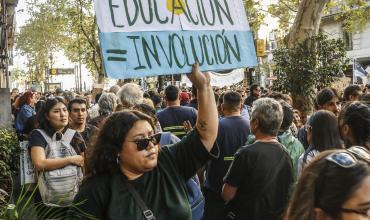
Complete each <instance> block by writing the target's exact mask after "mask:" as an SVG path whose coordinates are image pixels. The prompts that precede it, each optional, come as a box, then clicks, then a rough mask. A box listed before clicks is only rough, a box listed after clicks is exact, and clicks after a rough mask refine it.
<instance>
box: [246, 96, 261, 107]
mask: <svg viewBox="0 0 370 220" xmlns="http://www.w3.org/2000/svg"><path fill="white" fill-rule="evenodd" d="M257 99H258V98H257V97H256V96H254V95H250V96H248V97H247V98H246V99H245V100H244V105H248V106H253V102H254V101H256V100H257Z"/></svg>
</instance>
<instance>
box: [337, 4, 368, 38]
mask: <svg viewBox="0 0 370 220" xmlns="http://www.w3.org/2000/svg"><path fill="white" fill-rule="evenodd" d="M331 5H332V7H337V8H338V9H339V11H342V12H343V13H339V14H338V15H336V16H335V19H336V20H342V21H343V27H344V29H345V30H346V31H347V32H355V31H359V30H362V29H363V28H364V27H365V26H366V23H367V22H368V21H370V5H368V4H367V3H366V2H365V1H364V0H346V1H344V2H343V1H335V2H333V3H332V4H331Z"/></svg>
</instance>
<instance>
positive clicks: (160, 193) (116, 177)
mask: <svg viewBox="0 0 370 220" xmlns="http://www.w3.org/2000/svg"><path fill="white" fill-rule="evenodd" d="M216 155H218V148H217V147H213V149H212V151H211V153H209V152H208V151H207V150H206V148H205V147H204V145H203V144H202V142H201V140H200V138H199V135H198V134H197V132H196V131H192V132H190V133H189V134H188V135H187V136H185V137H184V138H183V139H182V140H181V141H180V142H178V143H176V144H174V145H169V146H164V147H162V148H161V151H160V153H159V156H158V165H157V166H156V167H155V168H154V169H153V170H151V171H149V172H146V173H144V174H143V175H142V176H141V177H139V178H138V179H136V180H133V181H130V183H131V184H132V185H133V187H134V188H135V189H136V190H137V192H138V193H139V194H140V196H141V198H142V199H143V200H144V202H145V204H146V205H147V207H148V208H149V209H151V210H152V211H153V213H154V216H155V217H156V219H177V220H181V219H184V220H191V210H190V206H189V201H188V198H187V191H186V186H185V181H186V180H188V179H189V178H191V177H192V176H194V174H195V173H196V171H197V169H199V168H200V167H202V166H203V165H204V164H205V163H206V162H207V161H208V160H209V159H211V158H212V157H215V156H216ZM122 178H126V177H125V176H124V175H123V174H122V173H121V172H117V173H113V174H108V173H105V174H102V175H98V176H95V177H92V178H91V179H88V180H87V181H86V182H85V183H83V184H82V186H81V189H80V191H79V192H78V194H77V195H76V197H75V201H74V204H78V203H80V202H81V201H85V202H84V203H83V204H81V205H80V206H78V209H80V210H81V211H83V212H85V213H88V214H91V215H93V216H95V217H96V218H98V219H104V220H122V219H130V220H131V219H135V220H140V219H144V216H143V213H142V210H141V209H140V207H139V206H138V204H137V202H136V201H135V199H134V198H133V197H132V195H131V194H130V192H129V191H128V189H127V188H126V185H125V184H124V183H123V181H122ZM76 211H77V210H74V209H72V210H71V211H70V216H73V215H76ZM77 212H78V211H77ZM71 218H72V217H71Z"/></svg>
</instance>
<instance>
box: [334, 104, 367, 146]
mask: <svg viewBox="0 0 370 220" xmlns="http://www.w3.org/2000/svg"><path fill="white" fill-rule="evenodd" d="M339 123H340V125H341V126H343V125H346V124H347V125H348V126H349V128H350V129H351V131H352V136H353V140H354V142H355V143H351V144H352V145H360V146H366V142H368V141H370V107H369V105H367V104H364V103H361V102H351V103H349V104H347V105H346V106H345V107H344V108H343V110H342V112H341V113H340V114H339Z"/></svg>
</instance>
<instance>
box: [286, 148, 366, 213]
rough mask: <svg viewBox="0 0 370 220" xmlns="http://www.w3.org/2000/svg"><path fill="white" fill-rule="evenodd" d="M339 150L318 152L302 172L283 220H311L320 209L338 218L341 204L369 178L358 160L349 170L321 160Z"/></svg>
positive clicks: (362, 163)
mask: <svg viewBox="0 0 370 220" xmlns="http://www.w3.org/2000/svg"><path fill="white" fill-rule="evenodd" d="M340 151H342V150H332V151H325V152H323V153H321V154H320V155H318V156H317V157H316V158H315V159H314V160H313V161H312V162H311V163H310V164H309V165H307V167H306V168H305V169H304V170H303V173H302V175H301V176H300V179H299V181H298V184H297V186H296V188H295V190H294V193H293V196H292V199H291V201H290V204H289V208H288V212H287V216H286V218H285V220H314V219H315V211H314V209H315V208H321V209H322V210H323V211H325V212H326V213H327V214H328V215H330V216H331V217H332V218H334V219H337V218H338V216H339V215H340V214H341V211H340V210H341V207H342V205H343V203H344V202H346V201H347V200H348V199H350V198H351V197H352V196H353V194H354V193H355V191H356V190H357V189H358V188H359V185H360V184H361V183H362V181H363V180H364V179H365V178H366V177H367V176H369V175H370V168H369V165H368V164H367V163H365V162H362V161H359V162H358V163H357V164H356V165H355V166H353V167H350V168H342V167H340V166H339V165H336V164H334V163H333V162H330V161H328V160H326V159H325V157H327V156H328V155H329V154H331V153H333V152H340Z"/></svg>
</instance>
